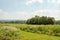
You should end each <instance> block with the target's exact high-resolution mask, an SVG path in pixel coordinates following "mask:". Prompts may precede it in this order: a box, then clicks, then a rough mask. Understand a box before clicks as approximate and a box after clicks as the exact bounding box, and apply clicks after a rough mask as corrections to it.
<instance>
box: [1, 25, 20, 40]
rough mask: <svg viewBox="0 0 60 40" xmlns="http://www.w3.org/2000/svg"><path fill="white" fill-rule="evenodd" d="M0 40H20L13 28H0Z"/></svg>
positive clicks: (18, 34) (17, 32)
mask: <svg viewBox="0 0 60 40" xmlns="http://www.w3.org/2000/svg"><path fill="white" fill-rule="evenodd" d="M0 40H20V33H19V31H18V30H17V28H15V27H8V26H5V27H0Z"/></svg>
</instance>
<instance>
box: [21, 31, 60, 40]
mask: <svg viewBox="0 0 60 40" xmlns="http://www.w3.org/2000/svg"><path fill="white" fill-rule="evenodd" d="M20 40H60V37H56V36H49V35H45V34H37V33H30V32H25V31H21V39H20Z"/></svg>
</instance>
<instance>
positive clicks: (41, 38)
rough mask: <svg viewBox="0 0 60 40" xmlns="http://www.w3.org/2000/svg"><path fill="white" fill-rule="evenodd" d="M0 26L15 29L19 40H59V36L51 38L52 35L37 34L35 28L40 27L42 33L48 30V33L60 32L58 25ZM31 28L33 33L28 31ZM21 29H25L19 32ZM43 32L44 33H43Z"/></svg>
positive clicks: (0, 25)
mask: <svg viewBox="0 0 60 40" xmlns="http://www.w3.org/2000/svg"><path fill="white" fill-rule="evenodd" d="M2 26H7V27H12V28H17V29H18V30H19V32H20V40H60V35H59V36H53V35H47V34H42V33H37V31H38V30H37V31H36V30H35V28H37V27H40V28H41V27H42V28H43V29H42V30H43V31H44V30H45V29H46V30H49V33H50V32H51V31H53V29H54V31H56V30H57V29H58V30H57V31H58V32H60V25H27V24H0V27H2ZM30 27H33V29H34V30H33V31H35V32H31V31H32V30H30V29H29V28H30ZM21 28H23V29H24V28H25V30H21ZM26 28H28V29H29V32H28V31H27V30H26ZM44 32H45V31H44Z"/></svg>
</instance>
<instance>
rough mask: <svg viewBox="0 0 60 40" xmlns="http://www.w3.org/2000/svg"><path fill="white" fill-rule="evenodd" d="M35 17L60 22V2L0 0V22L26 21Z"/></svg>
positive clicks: (56, 0)
mask: <svg viewBox="0 0 60 40" xmlns="http://www.w3.org/2000/svg"><path fill="white" fill-rule="evenodd" d="M35 15H38V16H50V17H54V18H55V19H56V20H60V0H0V20H27V19H29V18H31V17H34V16H35Z"/></svg>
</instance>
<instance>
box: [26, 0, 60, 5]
mask: <svg viewBox="0 0 60 40" xmlns="http://www.w3.org/2000/svg"><path fill="white" fill-rule="evenodd" d="M36 2H38V3H44V2H45V1H44V0H27V2H26V5H31V4H33V3H36ZM47 3H57V4H60V0H47Z"/></svg>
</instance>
